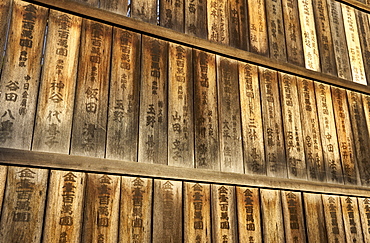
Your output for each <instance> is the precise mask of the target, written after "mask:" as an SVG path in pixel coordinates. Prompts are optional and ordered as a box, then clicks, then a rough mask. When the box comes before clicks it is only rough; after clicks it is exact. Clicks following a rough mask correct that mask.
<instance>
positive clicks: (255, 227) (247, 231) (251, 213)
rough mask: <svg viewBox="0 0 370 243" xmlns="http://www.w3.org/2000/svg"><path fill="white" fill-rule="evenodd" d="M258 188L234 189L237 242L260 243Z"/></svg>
mask: <svg viewBox="0 0 370 243" xmlns="http://www.w3.org/2000/svg"><path fill="white" fill-rule="evenodd" d="M259 198H260V197H259V189H258V188H247V187H236V200H237V201H236V203H237V209H238V210H237V211H238V235H239V242H254V243H261V242H262V231H261V211H260V210H261V208H260V199H259Z"/></svg>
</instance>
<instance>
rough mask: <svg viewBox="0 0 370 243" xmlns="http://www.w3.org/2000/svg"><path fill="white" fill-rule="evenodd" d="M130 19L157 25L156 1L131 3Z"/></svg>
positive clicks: (141, 0) (138, 0)
mask: <svg viewBox="0 0 370 243" xmlns="http://www.w3.org/2000/svg"><path fill="white" fill-rule="evenodd" d="M131 17H133V18H135V19H138V20H141V21H144V22H147V23H150V24H155V25H157V0H149V1H148V0H134V1H131Z"/></svg>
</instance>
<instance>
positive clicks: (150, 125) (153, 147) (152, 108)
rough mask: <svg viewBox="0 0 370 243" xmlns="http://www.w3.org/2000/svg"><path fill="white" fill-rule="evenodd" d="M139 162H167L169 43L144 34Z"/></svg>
mask: <svg viewBox="0 0 370 243" xmlns="http://www.w3.org/2000/svg"><path fill="white" fill-rule="evenodd" d="M141 58H142V61H141V91H140V118H139V161H140V162H147V163H159V164H167V149H166V148H167V71H168V69H167V62H168V60H167V59H168V43H167V42H165V41H162V40H158V39H155V38H152V37H148V36H142V57H141Z"/></svg>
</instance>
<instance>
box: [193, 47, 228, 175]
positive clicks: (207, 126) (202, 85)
mask: <svg viewBox="0 0 370 243" xmlns="http://www.w3.org/2000/svg"><path fill="white" fill-rule="evenodd" d="M193 56H194V65H195V68H194V114H195V166H196V167H197V168H204V169H212V170H220V168H221V167H220V159H219V153H220V152H219V150H220V148H219V135H218V114H217V86H216V58H215V55H214V54H209V53H206V52H203V51H198V50H195V51H194V55H193Z"/></svg>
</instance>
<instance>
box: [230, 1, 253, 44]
mask: <svg viewBox="0 0 370 243" xmlns="http://www.w3.org/2000/svg"><path fill="white" fill-rule="evenodd" d="M228 2H229V37H230V43H229V44H230V46H232V47H236V48H239V49H242V50H249V42H248V36H249V34H248V24H247V17H248V15H247V2H246V1H239V0H229V1H228Z"/></svg>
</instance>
